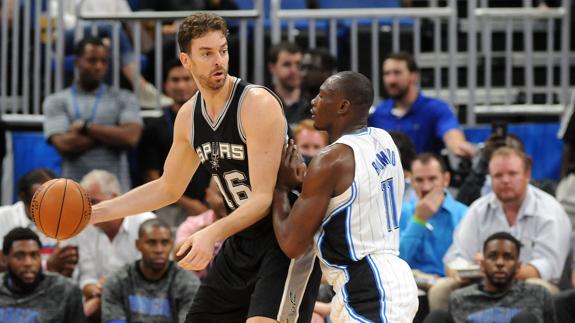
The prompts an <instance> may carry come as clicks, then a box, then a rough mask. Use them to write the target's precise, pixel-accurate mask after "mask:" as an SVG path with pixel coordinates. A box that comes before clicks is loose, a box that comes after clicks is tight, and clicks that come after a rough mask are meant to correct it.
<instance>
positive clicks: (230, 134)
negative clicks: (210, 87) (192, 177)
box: [190, 79, 255, 211]
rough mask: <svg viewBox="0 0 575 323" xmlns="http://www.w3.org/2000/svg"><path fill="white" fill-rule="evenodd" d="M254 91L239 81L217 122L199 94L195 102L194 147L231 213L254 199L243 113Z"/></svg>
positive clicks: (191, 136) (192, 140)
mask: <svg viewBox="0 0 575 323" xmlns="http://www.w3.org/2000/svg"><path fill="white" fill-rule="evenodd" d="M252 87H255V85H251V84H248V83H247V82H244V81H241V80H240V79H236V80H235V81H234V86H233V89H232V93H231V95H230V98H229V99H228V101H227V102H226V104H225V106H224V109H223V110H222V112H221V114H220V115H219V116H218V117H217V119H216V120H212V119H211V118H210V117H209V116H208V114H207V111H206V106H205V101H204V99H203V98H202V96H201V93H200V92H197V93H196V95H195V96H194V98H193V99H192V104H193V107H194V108H193V113H192V115H193V127H192V133H191V134H190V138H191V143H192V146H193V147H194V149H195V151H196V153H197V154H198V157H199V159H200V162H201V163H202V165H203V167H206V168H207V170H208V171H209V172H210V173H211V174H212V178H213V179H214V180H215V181H216V184H217V185H218V187H219V189H220V191H221V193H222V195H223V197H224V200H225V202H226V206H227V209H228V211H233V210H235V209H236V208H238V207H239V206H240V205H242V204H243V203H245V202H246V201H247V200H248V198H249V197H250V195H251V187H250V178H249V169H248V154H247V146H246V137H245V134H244V131H243V129H242V123H241V114H240V110H241V106H242V102H243V99H244V97H245V94H246V93H247V91H248V90H249V89H250V88H252Z"/></svg>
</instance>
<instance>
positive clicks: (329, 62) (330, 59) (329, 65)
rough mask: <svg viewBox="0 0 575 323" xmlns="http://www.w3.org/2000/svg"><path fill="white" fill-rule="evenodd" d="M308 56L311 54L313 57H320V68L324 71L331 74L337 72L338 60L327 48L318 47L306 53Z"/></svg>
mask: <svg viewBox="0 0 575 323" xmlns="http://www.w3.org/2000/svg"><path fill="white" fill-rule="evenodd" d="M306 54H310V55H311V56H312V57H319V58H320V59H321V66H319V67H320V68H321V69H322V70H326V71H330V72H332V71H335V70H337V60H336V59H335V57H334V56H333V55H332V54H331V53H330V52H329V50H328V49H327V48H324V47H317V48H314V49H310V50H308V51H306Z"/></svg>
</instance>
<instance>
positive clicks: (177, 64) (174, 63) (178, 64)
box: [163, 58, 184, 82]
mask: <svg viewBox="0 0 575 323" xmlns="http://www.w3.org/2000/svg"><path fill="white" fill-rule="evenodd" d="M177 67H184V65H182V62H180V60H179V59H177V58H175V59H171V60H169V61H168V62H167V63H166V65H165V68H164V79H163V80H164V82H166V81H167V80H168V75H169V74H170V72H171V71H172V69H174V68H177Z"/></svg>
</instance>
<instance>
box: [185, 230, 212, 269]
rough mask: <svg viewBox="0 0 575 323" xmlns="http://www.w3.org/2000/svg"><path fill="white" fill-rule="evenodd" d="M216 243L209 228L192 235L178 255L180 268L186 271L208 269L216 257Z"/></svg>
mask: <svg viewBox="0 0 575 323" xmlns="http://www.w3.org/2000/svg"><path fill="white" fill-rule="evenodd" d="M215 243H216V241H215V239H214V237H212V235H211V234H210V231H209V229H207V228H206V229H203V230H200V231H198V232H196V233H194V234H192V235H191V236H189V237H188V238H186V240H185V241H184V243H183V244H182V246H181V247H180V249H179V250H178V252H177V253H176V257H177V258H178V259H180V261H178V266H180V267H182V268H184V269H186V270H202V269H204V268H206V267H207V266H208V264H209V263H210V261H212V257H213V256H214V245H215ZM186 253H187V254H186ZM182 257H183V258H182Z"/></svg>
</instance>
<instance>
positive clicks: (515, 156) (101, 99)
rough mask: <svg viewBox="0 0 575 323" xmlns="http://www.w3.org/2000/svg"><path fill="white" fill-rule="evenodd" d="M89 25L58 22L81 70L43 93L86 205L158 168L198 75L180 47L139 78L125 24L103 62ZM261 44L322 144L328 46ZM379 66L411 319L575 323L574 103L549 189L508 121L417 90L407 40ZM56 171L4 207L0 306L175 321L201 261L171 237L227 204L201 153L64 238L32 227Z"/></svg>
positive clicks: (277, 85) (27, 317)
mask: <svg viewBox="0 0 575 323" xmlns="http://www.w3.org/2000/svg"><path fill="white" fill-rule="evenodd" d="M4 1H6V0H4ZM70 2H73V1H70ZM85 2H86V3H90V1H85ZM129 2H130V4H132V5H137V6H138V8H139V9H152V10H180V9H187V10H214V9H226V10H228V9H237V8H238V6H237V4H235V3H233V2H232V1H226V0H221V1H217V0H208V1H176V0H172V1H162V2H161V3H159V2H157V1H145V0H142V1H129ZM310 2H311V4H310V5H311V6H314V5H317V4H316V3H315V1H310ZM319 2H321V1H319ZM122 3H123V4H122ZM96 4H97V5H98V6H99V7H98V8H97V9H94V8H92V9H86V10H96V11H98V10H100V11H103V12H106V10H112V11H113V12H117V11H118V10H120V9H118V8H117V7H115V6H117V5H118V4H122V6H123V7H122V9H121V10H128V11H129V10H132V9H131V8H130V7H129V4H128V2H123V1H110V3H107V2H106V1H100V0H99V1H94V5H96ZM67 12H68V11H67ZM68 13H69V16H66V20H73V19H74V15H75V14H76V11H69V12H68ZM72 24H73V23H72ZM88 28H89V27H86V34H87V33H88ZM175 28H176V25H175V24H173V23H172V22H169V23H166V24H165V25H164V26H163V29H162V30H163V32H164V33H165V35H172V38H171V39H170V37H169V36H168V37H166V38H165V41H166V42H169V41H172V42H173V41H174V40H175V39H174V34H175ZM97 30H98V33H97V36H96V37H93V36H87V37H85V38H83V39H82V41H80V42H78V43H76V44H73V37H72V35H73V33H74V31H73V30H69V31H67V32H66V37H67V39H68V37H69V38H70V40H71V42H72V44H69V45H67V46H66V48H67V50H68V51H69V52H68V53H72V52H73V60H74V63H73V66H74V67H73V68H74V69H75V71H76V73H77V77H76V79H75V80H74V81H73V82H71V83H70V86H69V87H67V88H66V89H64V90H62V91H60V92H56V93H54V94H52V95H50V96H48V97H46V98H44V100H43V103H42V107H43V112H44V116H45V121H44V124H43V131H44V136H45V139H46V140H47V141H48V142H50V143H51V144H52V145H53V146H54V147H55V148H56V149H57V151H58V152H59V153H60V154H61V156H62V173H61V174H60V175H61V176H62V177H67V178H71V179H74V180H76V181H78V182H79V183H80V184H81V186H82V187H83V188H84V189H85V190H86V191H87V192H88V194H89V196H90V198H91V202H92V203H93V204H96V203H98V202H101V201H103V200H107V199H111V198H113V197H115V196H118V195H120V194H122V192H125V191H127V190H128V189H130V188H132V187H134V186H136V185H139V184H141V183H144V182H148V181H152V180H155V179H157V178H159V177H160V176H161V175H162V169H163V163H164V160H165V158H166V156H167V154H168V151H169V150H170V147H171V142H172V139H173V129H174V128H173V125H174V122H175V119H176V117H177V114H178V111H179V109H180V108H181V107H182V105H183V104H184V103H185V102H186V101H188V100H189V99H190V98H191V97H192V95H193V94H194V93H195V92H196V90H197V88H196V86H195V83H194V80H193V78H191V76H190V75H189V73H188V71H187V70H186V69H185V68H184V67H183V66H182V65H181V64H180V62H179V61H178V60H176V61H172V60H168V61H166V62H164V64H163V65H164V69H163V75H162V76H163V88H162V89H156V88H155V87H153V86H152V85H151V84H150V83H149V82H148V81H147V80H146V79H150V78H151V77H153V75H151V74H149V73H148V72H147V71H145V70H144V71H143V75H144V76H145V77H141V78H134V75H135V74H136V73H138V71H136V70H135V66H134V65H133V62H134V59H135V58H134V57H133V49H132V47H131V46H132V45H131V44H130V40H129V38H128V36H127V35H125V33H126V31H124V30H122V32H121V34H120V47H121V48H120V51H121V53H122V54H121V61H120V62H111V59H110V57H111V49H110V44H109V43H107V42H106V38H109V37H110V35H111V32H112V30H111V28H110V26H109V25H108V26H107V25H101V26H98V28H97ZM68 34H70V36H68ZM165 48H171V49H173V48H175V46H173V45H172V44H169V45H166V46H165ZM268 54H269V55H268V57H267V62H266V63H267V69H268V72H269V76H270V80H271V81H270V84H267V85H268V87H269V88H270V89H271V90H273V92H274V93H275V94H276V95H277V96H278V97H279V98H280V99H281V101H282V102H283V104H284V112H285V116H286V120H287V122H288V123H289V125H290V131H289V134H290V136H292V138H294V139H295V142H296V145H297V146H298V147H299V148H300V150H301V153H302V154H303V157H304V160H306V162H309V161H310V160H311V159H312V158H313V157H314V156H315V155H316V154H317V153H318V151H319V150H320V149H321V148H323V147H325V146H326V145H328V143H329V138H327V135H326V134H325V133H323V132H319V131H317V130H315V129H314V128H313V121H311V120H310V118H311V113H310V108H311V103H310V102H311V100H312V99H313V98H314V97H316V96H317V95H318V93H319V87H320V86H321V84H322V83H323V82H324V81H325V80H326V79H327V78H328V77H329V76H330V75H332V74H334V73H335V72H336V71H337V67H338V64H337V58H336V57H333V56H332V55H330V54H329V51H328V50H327V49H322V48H318V49H313V50H304V49H302V48H300V47H299V46H298V45H297V44H295V43H288V42H282V43H280V44H277V45H275V46H273V47H272V48H270V49H269V51H268ZM174 56H175V55H172V56H169V55H165V56H164V57H174ZM111 63H115V64H121V69H122V72H123V74H124V75H125V76H126V78H127V79H128V81H129V83H130V84H128V86H127V87H126V88H125V89H120V90H116V89H114V88H113V87H112V86H110V84H109V81H110V79H109V76H108V75H109V73H108V72H109V71H110V64H111ZM381 68H382V71H383V73H382V75H383V80H382V81H383V85H384V88H385V90H386V93H387V95H388V99H386V100H383V101H382V102H374V106H373V108H372V113H371V115H370V118H369V125H370V126H372V127H379V128H382V129H385V130H387V131H389V132H390V133H391V134H392V137H393V138H394V141H395V143H396V145H397V146H398V149H399V151H400V154H401V163H402V166H403V169H404V174H405V183H406V190H405V195H404V201H403V207H402V210H401V221H400V223H399V227H400V230H401V231H400V232H401V233H400V257H402V258H403V259H404V260H405V261H407V262H408V263H409V265H410V266H411V268H412V269H413V273H414V276H415V278H416V282H417V284H418V287H419V289H420V294H421V295H422V296H420V310H419V312H418V316H417V317H416V320H418V321H419V322H423V321H424V320H425V321H426V322H534V321H533V320H536V321H537V322H575V306H573V305H574V304H575V260H574V257H573V252H574V251H575V238H574V237H575V235H573V231H572V230H573V224H575V200H574V199H575V154H574V151H575V113H574V112H573V109H574V107H570V109H571V110H570V112H569V111H567V112H566V113H565V116H564V120H563V126H562V131H561V137H562V139H563V140H564V142H565V151H564V152H563V153H564V160H563V164H562V166H563V167H562V181H561V182H560V183H559V186H558V187H557V190H556V192H555V191H554V190H553V191H551V192H549V191H548V192H546V191H544V190H542V189H540V188H538V183H536V182H534V181H532V179H531V169H532V167H533V165H532V161H531V158H530V157H529V156H528V155H527V154H526V153H525V152H524V150H523V144H522V142H521V140H520V139H519V138H518V137H517V136H515V135H514V134H512V133H507V130H506V129H505V128H502V129H499V128H498V129H495V130H497V131H494V133H493V134H492V135H491V136H490V137H489V139H488V140H487V141H486V142H485V144H484V145H483V146H482V147H478V146H475V145H473V144H471V143H469V142H468V141H467V140H466V139H465V136H464V134H463V132H462V131H461V127H460V125H459V122H458V120H457V117H456V116H455V115H454V113H453V110H452V108H451V107H450V105H449V104H448V103H447V102H445V101H442V100H440V99H437V98H434V97H429V96H426V95H424V94H423V93H422V92H421V91H420V88H419V86H418V84H420V83H419V69H418V66H417V62H416V61H415V60H414V59H413V58H412V57H411V55H409V54H407V53H403V52H402V53H392V54H390V55H388V56H387V57H386V59H384V60H383V62H382V64H381ZM136 80H138V82H141V86H142V89H144V91H143V92H144V93H143V94H141V96H140V98H136V97H135V95H134V93H133V92H132V91H131V90H129V89H128V88H129V87H130V86H133V85H134V82H136ZM160 92H162V93H163V94H162V98H161V103H162V111H161V113H162V115H161V117H158V118H154V119H148V120H143V118H142V116H141V115H140V110H141V107H143V106H145V105H146V104H147V103H150V106H153V105H154V104H155V103H156V95H158V94H160ZM560 153H561V152H557V154H560ZM134 156H136V157H135V158H134ZM448 156H451V157H452V156H457V157H456V158H459V159H463V160H468V161H470V163H471V164H472V167H471V168H470V169H469V171H468V172H467V173H466V174H465V178H464V179H463V180H462V183H459V185H457V187H455V186H454V185H453V181H452V173H453V171H455V170H456V169H455V168H456V167H457V166H456V165H454V164H452V163H450V162H449V161H450V160H451V159H450V158H448ZM55 177H56V175H55V174H54V173H53V172H52V171H51V170H49V169H35V170H32V171H30V172H29V173H27V174H26V175H24V176H22V177H21V178H20V179H18V198H19V201H18V202H16V203H15V204H13V205H5V206H2V207H0V242H2V254H1V255H0V271H2V272H3V273H2V274H0V284H1V285H0V321H3V322H4V321H6V322H12V321H14V320H16V319H21V320H23V321H25V322H28V321H33V320H34V319H39V320H40V321H41V322H44V321H49V320H53V321H58V322H83V321H85V320H87V321H90V322H99V321H102V322H122V321H124V322H136V321H137V322H183V320H184V317H185V314H186V312H187V309H188V308H189V306H190V304H191V302H192V301H193V297H194V295H195V292H196V290H197V288H198V286H199V282H200V280H201V279H202V278H203V277H204V275H205V271H199V272H195V273H193V272H189V271H185V270H183V269H181V268H179V267H178V266H177V265H176V264H175V262H174V259H175V258H176V257H175V254H174V252H175V250H177V246H179V245H180V244H181V243H182V241H183V240H184V239H185V238H186V237H187V236H189V235H191V234H193V233H194V232H197V231H199V230H201V229H202V228H204V227H206V226H208V225H210V224H211V223H213V222H215V221H217V220H218V219H220V218H222V217H225V216H226V212H227V211H226V208H225V205H224V204H225V201H224V199H223V197H222V196H221V194H220V193H219V191H218V188H217V183H216V182H215V181H213V180H212V181H210V175H209V173H208V172H207V171H206V170H203V169H201V168H200V169H199V170H198V172H196V174H195V175H194V178H193V179H192V181H191V182H190V184H189V187H188V189H187V190H186V192H185V194H184V195H183V196H182V197H181V198H180V199H179V200H178V201H177V202H176V203H174V204H173V205H170V206H168V207H165V208H163V209H160V210H157V211H156V212H154V213H151V212H149V213H144V214H139V215H135V216H131V217H127V218H125V219H121V220H115V221H110V222H105V223H101V224H98V225H93V226H89V227H88V228H87V229H85V230H84V231H83V232H82V233H81V234H80V235H78V236H77V237H74V238H73V239H70V240H67V241H61V242H57V241H55V240H53V239H51V238H48V237H46V236H45V235H44V234H43V233H41V232H40V231H39V230H38V229H37V228H36V226H35V224H34V223H33V221H32V220H31V215H30V204H31V200H32V196H33V194H34V192H35V190H36V189H38V187H39V186H40V185H41V184H43V183H44V182H46V181H48V180H50V179H52V178H55ZM218 244H221V242H218ZM217 249H218V248H216V252H217ZM64 277H66V278H64ZM331 297H333V293H332V291H331V290H330V288H329V286H323V285H322V287H321V289H320V293H319V296H318V302H317V303H316V308H315V312H314V316H313V319H312V322H314V323H319V322H329V301H330V298H331ZM429 313H430V314H429ZM428 314H429V315H428ZM426 317H427V318H426Z"/></svg>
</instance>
